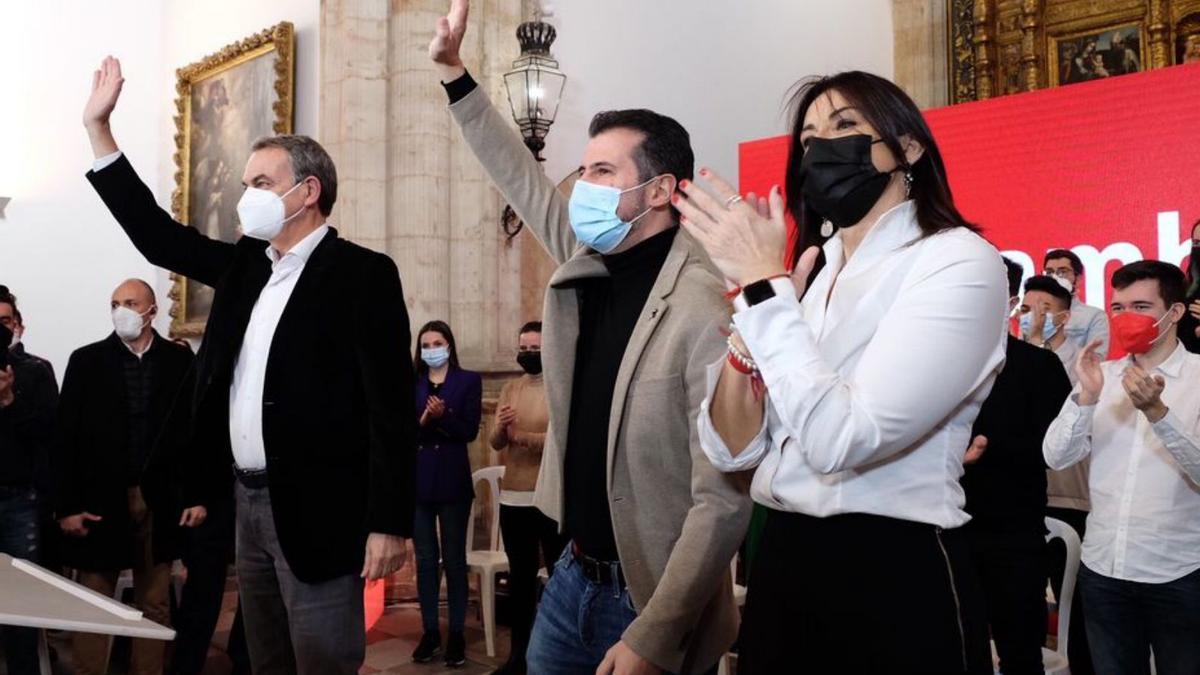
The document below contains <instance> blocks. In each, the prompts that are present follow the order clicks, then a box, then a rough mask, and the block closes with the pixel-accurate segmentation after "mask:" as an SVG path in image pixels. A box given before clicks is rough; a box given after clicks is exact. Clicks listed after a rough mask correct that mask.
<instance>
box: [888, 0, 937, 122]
mask: <svg viewBox="0 0 1200 675" xmlns="http://www.w3.org/2000/svg"><path fill="white" fill-rule="evenodd" d="M946 18H947V13H946V0H892V33H893V36H894V43H895V46H894V48H893V51H894V61H895V78H894V79H895V81H896V84H898V85H900V87H901V88H902V89H904V91H906V92H908V95H909V96H911V97H912V98H913V100H914V101H916V102H917V105H918V106H920V107H921V108H936V107H940V106H944V105H946V104H947V103H949V102H950V98H949V94H950V84H949V79H948V70H947V68H948V56H949V54H948V52H947V42H946V27H947V20H946Z"/></svg>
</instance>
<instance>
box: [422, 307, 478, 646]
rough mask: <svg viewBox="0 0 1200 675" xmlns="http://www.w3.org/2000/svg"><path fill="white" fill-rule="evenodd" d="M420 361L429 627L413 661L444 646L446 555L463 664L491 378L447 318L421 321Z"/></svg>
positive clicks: (453, 637) (455, 638)
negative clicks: (472, 524)
mask: <svg viewBox="0 0 1200 675" xmlns="http://www.w3.org/2000/svg"><path fill="white" fill-rule="evenodd" d="M413 364H414V367H415V370H416V374H417V377H416V410H415V414H416V416H417V420H418V423H419V425H420V428H419V430H418V432H417V500H416V502H417V503H416V523H415V525H414V527H413V545H414V547H415V548H416V552H417V595H418V597H419V599H420V601H421V621H422V623H423V624H424V631H425V634H424V636H422V638H421V643H420V644H419V645H418V646H417V649H416V651H415V652H413V660H414V661H416V662H417V663H427V662H429V661H431V660H433V658H434V657H435V656H437V655H438V653H440V652H441V650H442V638H441V632H440V631H439V629H438V591H439V589H440V587H441V579H440V578H439V576H438V559H439V558H440V559H441V560H442V563H443V565H444V566H445V568H446V595H447V596H448V598H447V599H448V600H449V605H450V636H449V639H448V640H447V642H446V651H445V655H446V665H448V666H460V665H462V664H463V663H465V662H466V653H465V652H466V642H465V640H464V639H463V624H464V623H465V622H466V615H467V519H468V518H469V517H470V514H471V501H472V500H473V499H474V498H475V488H474V485H473V484H472V482H471V461H470V458H469V457H468V456H467V444H468V443H470V442H471V441H473V440H475V437H476V436H478V435H479V418H480V407H481V405H482V397H483V381H482V379H481V378H480V377H479V373H475V372H471V371H469V370H463V369H462V368H461V367H459V365H458V350H457V348H456V347H455V344H454V334H453V333H452V332H451V331H450V326H448V325H446V323H445V322H443V321H430V322H429V323H427V324H425V325H424V326H422V327H421V330H420V332H418V333H417V353H416V356H415V358H414V360H413ZM439 527H440V530H441V541H440V542H439V541H438V530H439ZM439 544H440V547H439Z"/></svg>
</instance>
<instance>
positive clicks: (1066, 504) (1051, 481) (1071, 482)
mask: <svg viewBox="0 0 1200 675" xmlns="http://www.w3.org/2000/svg"><path fill="white" fill-rule="evenodd" d="M1101 314H1103V312H1101ZM1082 351H1083V347H1080V346H1079V342H1078V341H1077V340H1073V339H1071V337H1070V336H1066V338H1065V339H1064V340H1063V343H1062V344H1061V345H1059V346H1058V349H1055V350H1054V355H1055V356H1057V357H1058V358H1059V360H1060V361H1062V364H1063V368H1066V369H1067V379H1068V380H1070V381H1071V386H1072V387H1074V386H1075V385H1076V383H1078V382H1079V376H1078V375H1076V374H1075V361H1076V359H1078V358H1079V353H1080V352H1082ZM1101 353H1103V352H1101ZM1088 464H1089V462H1088V460H1087V459H1084V460H1083V461H1081V462H1078V463H1076V464H1074V465H1072V466H1069V467H1067V468H1065V469H1063V470H1062V471H1055V470H1053V469H1046V505H1047V506H1051V507H1054V508H1058V509H1075V510H1076V511H1090V510H1091V509H1092V505H1091V502H1090V501H1089V499H1088V492H1089V490H1088Z"/></svg>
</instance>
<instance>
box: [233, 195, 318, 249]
mask: <svg viewBox="0 0 1200 675" xmlns="http://www.w3.org/2000/svg"><path fill="white" fill-rule="evenodd" d="M303 184H304V181H300V182H299V183H296V184H295V185H293V186H292V188H291V189H290V190H288V191H287V192H285V193H283V194H282V195H277V194H275V193H274V192H271V191H270V190H263V189H262V188H255V187H248V188H246V191H245V192H243V193H242V198H241V199H240V200H238V205H237V213H238V220H240V221H241V223H242V234H244V235H246V236H247V237H253V238H255V239H262V240H264V241H271V240H272V239H274V238H275V237H278V236H279V233H280V232H282V231H283V226H284V224H285V223H287V221H289V220H291V219H292V218H295V217H296V216H298V215H300V214H301V213H303V211H304V208H303V207H301V208H300V210H299V211H296V212H295V213H293V214H292V215H290V216H287V217H286V218H285V217H284V207H283V198H284V197H286V196H288V195H290V194H292V191H294V190H295V189H296V188H298V187H300V186H301V185H303Z"/></svg>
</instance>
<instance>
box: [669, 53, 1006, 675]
mask: <svg viewBox="0 0 1200 675" xmlns="http://www.w3.org/2000/svg"><path fill="white" fill-rule="evenodd" d="M793 104H794V114H795V118H794V124H793V130H792V144H791V153H790V157H789V160H788V167H787V180H786V195H787V202H786V203H787V206H786V208H785V206H784V200H783V197H782V196H781V195H780V194H779V190H778V189H777V188H775V189H772V190H771V193H770V195H769V196H768V197H767V198H759V197H756V196H755V195H753V194H751V195H747V198H746V199H743V198H742V197H741V196H740V195H738V193H737V192H736V191H734V190H733V188H732V187H730V186H729V185H728V184H727V183H726V182H725V181H723V180H721V179H720V178H719V177H717V176H715V175H714V174H712V173H711V171H706V170H704V169H701V171H700V175H701V176H702V177H703V178H705V179H707V181H708V183H709V184H710V186H711V187H712V191H713V192H714V193H715V196H713V195H712V194H709V193H708V192H706V191H704V190H702V189H700V188H699V187H698V186H696V185H695V184H688V183H685V184H683V185H681V190H682V193H683V194H682V195H678V196H677V200H676V206H677V208H679V210H680V211H681V213H682V215H683V219H682V222H683V224H684V227H685V228H687V230H688V231H689V232H690V233H691V234H692V235H693V236H694V237H696V239H697V240H698V241H699V242H700V243H701V244H702V245H703V246H704V248H705V249H706V250H707V251H708V253H709V255H710V256H711V257H712V260H713V262H714V263H715V264H716V265H717V266H718V267H719V268H720V270H721V272H722V273H724V275H725V277H726V278H727V279H728V280H729V281H730V284H731V285H733V286H736V288H735V289H734V292H733V293H731V296H734V300H733V302H734V310H735V313H734V316H733V326H732V328H731V330H732V335H731V336H730V341H729V345H730V351H729V355H728V358H727V359H723V360H722V361H721V362H719V363H716V364H713V366H712V369H711V370H710V374H709V396H708V398H707V399H706V401H705V404H704V405H703V407H702V409H701V412H700V419H699V428H700V441H701V444H702V445H703V446H704V450H705V452H706V453H707V454H708V457H709V458H710V459H711V460H712V462H713V464H714V465H716V466H717V467H718V468H719V469H721V470H722V471H728V472H736V471H747V470H753V471H754V478H753V484H752V487H751V493H752V495H753V497H754V499H755V501H757V502H758V503H760V504H762V505H764V506H766V507H768V508H769V509H770V512H769V515H768V518H767V522H766V525H765V528H764V531H763V534H762V542H761V548H760V549H759V552H758V554H757V557H756V562H755V565H754V569H753V570H751V577H750V579H751V585H750V589H749V596H748V598H747V603H746V610H745V616H744V620H743V624H742V633H741V637H740V638H739V645H740V667H741V672H742V673H743V674H745V673H752V674H753V673H784V672H787V673H833V672H845V673H884V672H887V673H921V674H922V675H928V674H931V673H968V672H969V673H975V672H980V673H984V672H986V673H991V672H992V668H991V658H990V654H989V651H988V646H987V645H988V643H987V632H986V625H985V622H984V620H983V608H982V607H980V606H979V599H978V597H977V590H976V584H977V581H976V579H975V577H974V571H973V570H972V568H971V566H970V562H969V558H968V556H967V551H966V550H965V548H964V547H965V542H964V541H963V538H962V535H961V534H960V531H959V529H958V528H959V527H960V526H961V525H963V524H964V523H965V522H966V521H967V520H968V516H967V514H966V512H964V511H963V505H964V501H965V500H964V496H963V491H962V488H961V487H960V486H959V482H958V480H959V477H960V476H961V475H962V462H963V457H964V453H965V452H966V450H967V447H968V445H970V432H971V425H972V423H973V422H974V420H975V417H976V415H977V414H978V412H979V407H980V405H981V404H982V402H983V400H984V399H985V398H986V397H987V394H988V392H989V391H990V389H991V385H992V381H993V380H994V378H995V375H996V373H997V372H998V371H999V369H1000V367H1001V365H1002V363H1003V360H1004V335H1005V334H1004V326H1003V322H1002V321H1001V317H1003V316H1004V315H1005V307H1006V301H1007V289H1006V287H1005V284H1006V282H1005V279H1006V276H1005V269H1004V266H1003V264H1002V263H1001V260H1000V256H999V254H998V253H997V251H996V250H995V249H994V248H993V247H992V246H991V245H990V244H988V243H987V242H986V241H985V240H984V239H983V238H981V237H980V236H979V235H978V234H976V232H975V229H974V227H973V226H971V225H970V224H969V223H967V222H966V221H965V220H964V219H963V217H962V216H961V215H960V214H959V213H958V211H957V210H956V209H955V207H954V203H953V201H952V199H951V196H950V188H949V186H948V184H947V181H946V172H945V167H944V165H943V163H942V159H941V155H940V153H939V152H938V149H937V146H936V144H935V143H934V140H933V137H932V134H931V133H930V131H929V128H928V126H927V125H926V124H925V121H924V119H923V118H922V117H921V114H920V112H919V110H918V109H917V107H916V105H915V104H914V103H913V102H912V100H911V99H909V98H908V96H906V95H905V94H904V93H903V92H902V91H901V90H900V89H899V88H898V87H896V86H895V85H894V84H892V83H891V82H888V81H887V80H884V79H882V78H880V77H877V76H874V75H870V74H867V73H861V72H847V73H841V74H839V75H834V76H831V77H826V78H820V79H815V80H809V81H807V82H805V83H804V84H803V85H802V86H801V87H800V89H799V90H798V91H797V93H796V95H795V98H794V99H793ZM785 211H786V212H787V213H790V215H791V216H792V217H793V218H794V219H795V221H796V222H797V224H798V226H799V229H800V242H801V243H800V246H798V247H796V249H795V252H793V253H792V255H791V258H792V259H791V263H792V265H791V267H792V268H793V269H794V270H795V271H794V272H793V273H792V274H790V275H789V274H788V273H787V271H786V269H785V257H787V256H786V254H785V248H786V243H785V242H786V225H785ZM799 251H803V255H797V253H798V252H799ZM822 257H823V266H821V267H820V269H819V271H818V272H816V273H815V274H814V273H813V272H814V269H815V268H817V266H818V263H819V262H821V260H820V259H821V258H822ZM806 287H807V291H808V292H807V293H805V292H804V290H805V288H806ZM798 298H802V299H798ZM1013 423H1014V424H1020V423H1021V420H1013Z"/></svg>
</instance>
